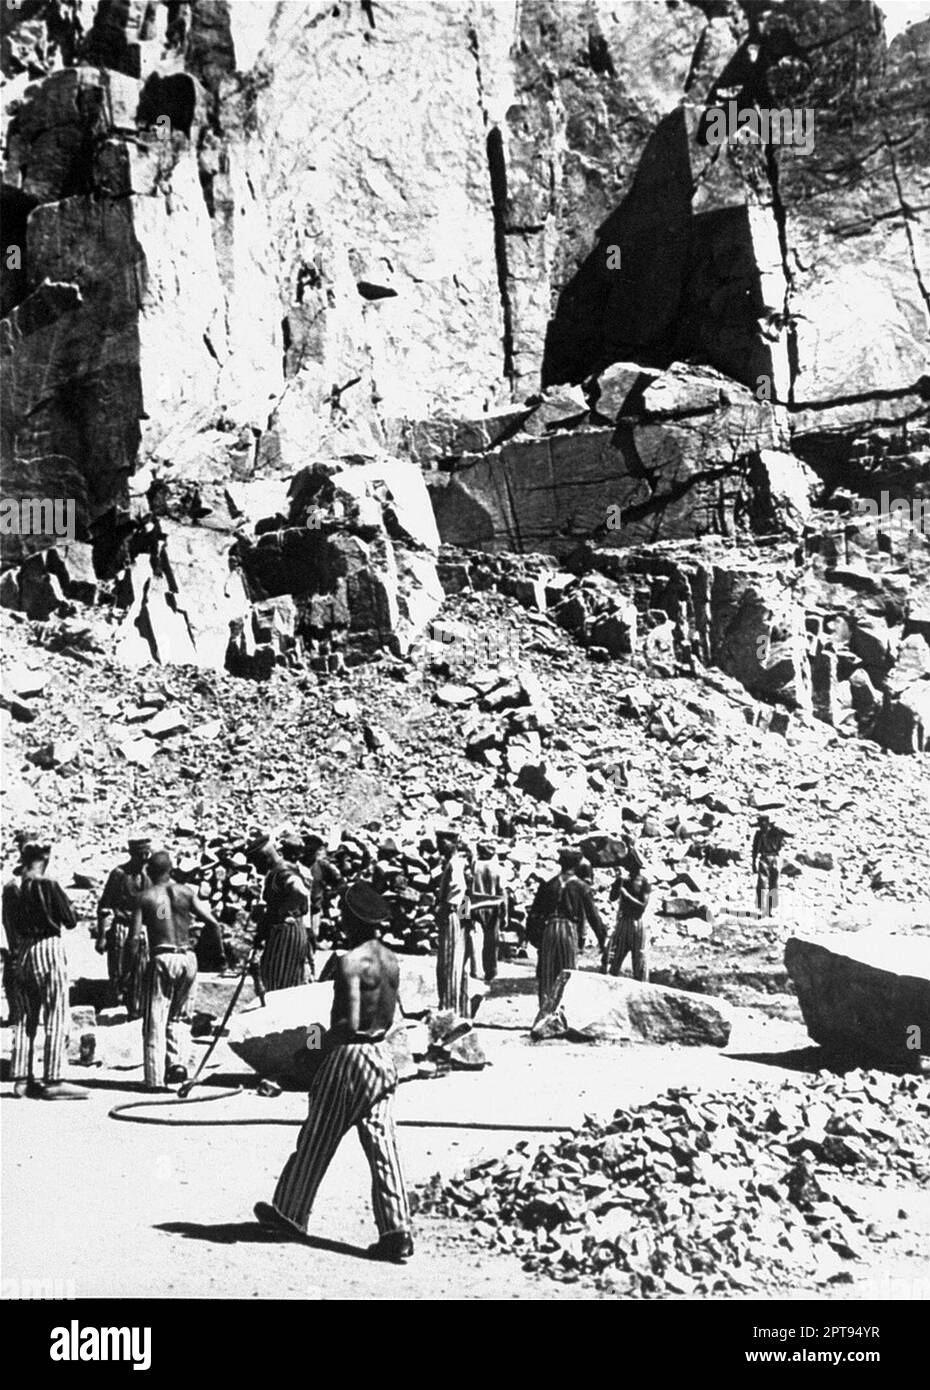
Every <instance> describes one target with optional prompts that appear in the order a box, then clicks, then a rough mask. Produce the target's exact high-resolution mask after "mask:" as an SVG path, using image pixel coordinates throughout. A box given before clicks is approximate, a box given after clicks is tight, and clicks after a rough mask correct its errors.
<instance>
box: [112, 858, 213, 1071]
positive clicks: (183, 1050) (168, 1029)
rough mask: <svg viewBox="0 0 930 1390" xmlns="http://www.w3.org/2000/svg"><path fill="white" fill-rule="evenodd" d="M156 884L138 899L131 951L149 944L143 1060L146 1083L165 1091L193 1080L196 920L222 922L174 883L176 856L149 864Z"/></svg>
mask: <svg viewBox="0 0 930 1390" xmlns="http://www.w3.org/2000/svg"><path fill="white" fill-rule="evenodd" d="M146 867H147V871H148V876H149V884H150V886H149V887H148V888H146V889H144V891H143V892H142V893H140V894H139V896H138V898H137V899H136V905H135V908H134V911H133V920H132V928H131V931H130V937H129V946H128V949H129V952H130V955H131V956H132V955H134V954H135V953H136V952H137V951H138V950H139V949H140V948H141V946H142V943H143V941H145V943H146V945H147V948H148V964H147V965H146V967H145V971H144V974H143V976H142V1002H143V1015H142V1059H143V1063H144V1067H145V1085H146V1089H147V1090H149V1091H163V1090H164V1089H165V1086H166V1083H168V1084H172V1085H173V1084H175V1083H177V1082H182V1081H186V1080H187V1057H188V1048H189V1041H190V1017H191V1004H192V1002H193V990H194V984H195V981H196V979H197V957H196V955H195V954H194V951H193V948H192V946H191V938H190V927H191V917H192V916H194V917H196V918H198V919H199V921H201V922H205V923H206V924H207V925H209V926H214V927H219V923H218V922H217V921H216V919H215V917H213V915H212V913H210V912H208V911H207V909H206V908H205V907H204V906H203V904H202V903H201V901H200V899H199V898H198V897H197V894H196V893H195V891H194V889H193V888H191V887H189V886H188V885H187V884H186V883H185V884H182V883H174V882H172V879H171V858H170V856H169V855H167V854H165V853H164V852H163V851H160V852H159V853H157V854H153V855H152V857H151V858H150V859H149V861H148V864H147V866H146Z"/></svg>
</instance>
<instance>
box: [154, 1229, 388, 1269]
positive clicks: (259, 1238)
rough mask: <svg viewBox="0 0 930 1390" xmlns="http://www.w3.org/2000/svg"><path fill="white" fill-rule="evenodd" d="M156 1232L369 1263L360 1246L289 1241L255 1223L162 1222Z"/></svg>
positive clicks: (320, 1239)
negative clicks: (302, 1249) (300, 1248)
mask: <svg viewBox="0 0 930 1390" xmlns="http://www.w3.org/2000/svg"><path fill="white" fill-rule="evenodd" d="M154 1229H155V1230H156V1231H166V1232H168V1234H170V1235H176V1236H183V1237H184V1238H185V1240H205V1241H209V1242H211V1243H213V1244H214V1245H239V1244H241V1243H245V1244H248V1245H306V1246H309V1247H310V1248H311V1249H313V1250H328V1251H329V1252H330V1253H331V1254H333V1255H352V1256H354V1257H355V1258H356V1259H359V1260H369V1259H370V1258H371V1256H370V1255H369V1254H368V1251H367V1249H365V1248H364V1246H361V1245H348V1244H347V1243H346V1242H345V1241H341V1240H327V1239H326V1238H325V1236H306V1237H305V1238H304V1239H303V1240H292V1239H291V1238H290V1237H289V1236H288V1235H286V1234H285V1233H284V1232H281V1234H280V1235H279V1234H278V1232H277V1231H269V1230H267V1229H266V1227H264V1226H260V1225H259V1224H258V1222H257V1221H219V1222H215V1223H214V1224H212V1225H206V1224H204V1225H201V1224H200V1223H198V1222H196V1221H162V1222H160V1223H158V1224H157V1225H156V1226H155V1228H154Z"/></svg>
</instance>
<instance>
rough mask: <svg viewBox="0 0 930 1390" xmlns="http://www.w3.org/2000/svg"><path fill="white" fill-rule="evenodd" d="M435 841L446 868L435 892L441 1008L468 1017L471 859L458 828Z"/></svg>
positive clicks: (437, 981) (437, 977)
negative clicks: (460, 845) (467, 922)
mask: <svg viewBox="0 0 930 1390" xmlns="http://www.w3.org/2000/svg"><path fill="white" fill-rule="evenodd" d="M436 844H437V846H438V848H439V852H440V854H441V855H442V856H443V858H444V859H445V867H444V869H443V871H442V877H441V878H440V880H439V888H438V890H437V893H436V927H437V942H436V989H437V993H438V995H439V1007H440V1009H452V1010H453V1011H454V1012H455V1013H457V1014H461V1015H462V1017H463V1018H467V1017H468V980H467V975H466V961H467V955H468V952H467V945H466V941H465V932H466V921H467V917H468V858H467V856H466V854H465V853H464V851H463V850H461V849H460V848H459V836H458V832H457V831H455V830H441V831H439V832H438V833H437V835H436Z"/></svg>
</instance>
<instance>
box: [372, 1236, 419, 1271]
mask: <svg viewBox="0 0 930 1390" xmlns="http://www.w3.org/2000/svg"><path fill="white" fill-rule="evenodd" d="M412 1255H413V1237H412V1236H411V1234H410V1232H409V1231H388V1233H387V1235H384V1236H382V1237H381V1239H380V1240H378V1241H376V1242H375V1244H374V1245H369V1247H368V1256H369V1259H372V1260H386V1261H387V1262H388V1263H390V1264H395V1265H405V1264H406V1263H407V1261H408V1260H409V1259H410V1258H411V1256H412Z"/></svg>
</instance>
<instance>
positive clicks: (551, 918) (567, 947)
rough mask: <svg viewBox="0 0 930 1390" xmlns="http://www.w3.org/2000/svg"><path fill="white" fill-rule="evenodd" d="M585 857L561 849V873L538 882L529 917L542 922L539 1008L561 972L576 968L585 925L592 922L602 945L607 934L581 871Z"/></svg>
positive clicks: (544, 1004)
mask: <svg viewBox="0 0 930 1390" xmlns="http://www.w3.org/2000/svg"><path fill="white" fill-rule="evenodd" d="M583 858H584V856H583V855H582V853H581V851H580V850H576V849H563V850H560V851H559V872H558V873H557V874H556V875H555V876H554V878H550V879H548V880H547V881H546V882H545V883H541V884H540V885H539V887H538V889H537V890H536V896H535V898H534V899H533V905H532V907H531V908H530V911H529V917H528V920H533V921H536V922H538V923H540V924H541V932H540V935H539V938H538V939H539V948H538V949H539V954H538V956H537V958H536V988H537V993H538V996H539V1007H540V1008H545V1007H546V1004H547V1002H548V1000H549V998H550V996H551V994H552V992H553V990H554V989H555V986H556V982H557V981H558V978H559V976H560V974H561V973H562V971H563V970H574V969H575V965H576V963H577V958H578V951H579V950H584V944H585V927H586V926H588V925H590V927H591V929H592V931H593V932H594V935H595V936H596V937H597V940H598V943H599V945H600V946H601V947H603V945H604V941H605V939H606V936H607V933H606V931H605V929H604V924H603V922H602V921H601V916H600V913H599V912H598V910H597V904H596V903H595V901H594V894H593V893H592V892H591V889H590V888H589V887H588V885H587V884H586V883H585V882H584V881H583V880H582V879H581V878H580V877H579V874H578V871H579V869H580V867H581V864H582V860H583Z"/></svg>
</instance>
